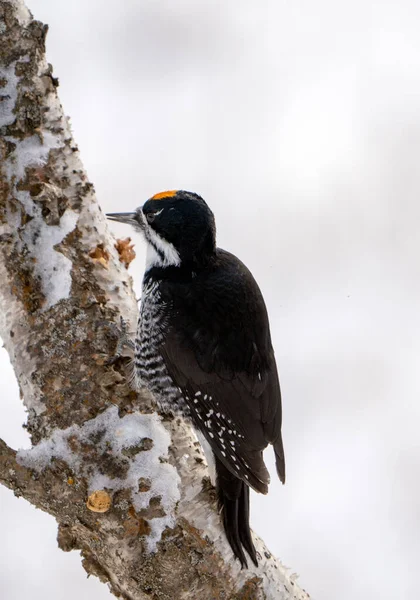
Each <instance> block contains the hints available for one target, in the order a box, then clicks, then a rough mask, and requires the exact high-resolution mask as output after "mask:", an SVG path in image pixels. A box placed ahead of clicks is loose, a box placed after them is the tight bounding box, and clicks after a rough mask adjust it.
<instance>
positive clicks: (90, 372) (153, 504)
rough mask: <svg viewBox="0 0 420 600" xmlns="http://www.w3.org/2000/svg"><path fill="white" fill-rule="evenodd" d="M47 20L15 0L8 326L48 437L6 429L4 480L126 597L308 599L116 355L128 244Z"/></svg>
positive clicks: (0, 288)
mask: <svg viewBox="0 0 420 600" xmlns="http://www.w3.org/2000/svg"><path fill="white" fill-rule="evenodd" d="M46 33H47V26H45V25H43V24H42V23H40V22H39V21H36V20H33V18H32V15H31V14H30V13H29V11H28V10H27V8H26V7H25V5H24V4H23V2H21V0H0V37H1V41H0V156H1V164H0V335H1V336H2V339H3V341H4V344H5V347H6V349H7V351H8V352H9V355H10V360H11V362H12V364H13V367H14V370H15V373H16V377H17V380H18V383H19V386H20V390H21V396H22V398H23V401H24V403H25V405H26V408H27V410H28V424H27V427H28V431H29V433H30V435H31V438H32V443H33V446H34V447H33V449H32V450H30V451H26V452H21V453H18V454H17V453H16V452H15V451H14V450H12V449H11V448H9V447H8V446H7V445H6V444H5V443H4V442H2V441H0V482H1V483H2V484H4V485H6V486H7V487H9V488H11V489H12V490H14V492H15V494H16V495H17V496H23V497H24V498H26V499H27V500H28V501H29V502H31V503H32V504H34V505H35V506H37V507H39V508H41V509H42V510H44V511H46V512H48V513H50V514H51V515H53V516H54V517H55V518H56V520H57V522H58V545H59V547H60V548H61V549H62V550H64V551H70V550H73V549H78V550H80V551H81V555H82V557H83V566H84V568H85V569H86V571H87V573H88V574H93V575H96V576H97V577H99V578H100V579H101V581H103V582H106V583H107V584H108V585H109V588H110V591H111V592H112V593H113V594H115V596H118V597H121V598H126V599H130V600H143V599H150V598H153V599H156V600H164V599H168V600H169V599H171V600H174V599H178V598H179V599H181V598H182V599H188V598H194V599H195V598H198V597H200V598H201V599H202V600H216V599H225V600H228V599H230V600H233V599H236V600H251V599H255V600H257V599H258V600H262V599H265V600H269V599H273V600H274V599H276V600H279V599H284V600H286V599H292V598H293V599H305V598H308V596H307V594H306V593H305V592H304V591H302V590H301V589H300V588H299V587H298V586H297V584H296V583H295V581H294V577H293V576H292V575H290V574H289V573H288V572H287V570H286V569H285V568H284V567H283V566H282V565H281V563H280V562H279V561H277V560H276V559H275V558H274V557H273V556H272V555H271V554H270V553H269V551H268V550H267V549H266V548H265V546H264V544H263V543H262V542H261V541H260V540H257V543H256V546H257V550H258V552H259V554H260V557H261V558H260V567H259V568H258V569H255V568H254V569H250V570H248V571H241V570H240V567H239V565H238V563H237V561H234V560H233V557H232V553H231V551H230V548H229V546H228V544H227V542H226V540H225V537H224V535H223V533H222V529H221V525H220V520H219V516H218V514H217V511H216V505H215V501H214V497H213V490H212V487H211V486H210V485H209V484H208V480H207V479H206V475H207V469H206V466H205V462H204V459H203V456H202V453H201V450H200V447H199V444H198V442H197V441H196V439H195V437H194V435H193V434H192V432H191V430H190V428H189V427H188V425H186V424H185V423H183V422H182V421H181V420H179V419H176V420H174V419H172V420H171V419H166V420H162V421H161V420H159V419H158V417H157V416H156V415H155V414H154V405H153V399H152V398H150V397H149V396H147V394H137V393H136V392H134V391H133V390H132V389H131V387H130V385H129V382H128V380H127V376H126V369H125V366H124V361H123V360H121V361H120V362H118V363H116V364H115V365H109V364H108V363H107V361H106V359H107V358H109V357H110V356H112V355H113V353H114V350H115V347H116V344H117V337H118V330H117V327H116V324H118V323H119V318H120V316H123V317H124V319H125V320H126V321H127V322H128V323H131V326H132V327H134V325H135V321H136V316H137V306H136V301H135V298H134V295H133V291H132V286H131V278H130V276H129V275H128V272H127V263H128V262H129V261H128V260H127V256H126V255H124V251H125V250H126V248H127V247H126V245H125V244H122V245H121V243H120V244H116V241H115V240H114V239H113V238H112V236H111V235H110V233H109V232H108V229H107V225H106V222H105V218H104V215H103V214H102V212H101V210H100V208H99V206H98V204H97V201H96V198H95V194H94V189H93V185H92V184H91V183H90V182H89V181H88V179H87V177H86V174H85V172H84V170H83V167H82V164H81V162H80V159H79V155H78V151H77V147H76V146H75V144H74V141H73V139H72V136H71V132H70V129H69V126H68V122H67V119H66V118H65V116H64V115H63V112H62V108H61V105H60V103H59V101H58V97H57V86H58V81H57V79H55V77H54V76H53V74H52V68H51V66H50V65H48V64H47V63H46V61H45V37H46ZM81 93H83V90H81ZM142 470H144V473H143V471H142ZM95 492H101V493H100V494H96V493H95ZM151 550H153V551H151Z"/></svg>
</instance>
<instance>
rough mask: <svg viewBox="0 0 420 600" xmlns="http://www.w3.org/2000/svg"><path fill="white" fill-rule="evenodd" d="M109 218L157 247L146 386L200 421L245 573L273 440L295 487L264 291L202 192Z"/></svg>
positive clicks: (144, 349) (146, 287)
mask: <svg viewBox="0 0 420 600" xmlns="http://www.w3.org/2000/svg"><path fill="white" fill-rule="evenodd" d="M107 217H108V218H109V219H111V220H113V221H120V222H122V223H127V224H130V225H132V226H133V227H134V228H135V229H136V230H137V231H140V232H141V233H142V234H143V236H144V238H145V239H146V242H147V255H146V269H145V274H144V279H143V293H142V299H141V308H140V315H139V321H138V327H137V333H136V339H135V373H136V379H137V383H138V385H139V386H141V387H144V386H145V387H147V388H149V389H150V391H151V392H152V393H153V394H154V396H155V397H156V399H157V402H158V404H159V406H160V409H161V410H162V411H163V412H170V413H173V414H180V415H182V416H183V417H184V418H185V419H187V420H189V421H190V422H191V423H192V425H193V427H194V428H195V430H196V432H197V434H198V438H199V440H200V442H201V444H202V446H203V450H204V453H205V455H206V457H207V458H208V462H209V463H213V466H214V468H215V473H216V491H217V499H218V505H219V509H220V510H221V514H222V519H223V526H224V530H225V533H226V537H227V539H228V542H229V544H230V546H231V548H232V551H233V553H234V555H235V556H236V557H237V558H238V559H239V561H240V563H241V566H242V568H244V567H245V568H247V567H248V564H247V559H246V556H245V551H246V552H247V553H248V555H249V557H250V558H251V560H252V562H253V563H254V564H255V565H256V566H258V561H257V554H256V551H255V547H254V544H253V541H252V537H251V531H250V526H249V488H252V489H254V490H255V491H257V492H260V493H263V494H266V493H267V492H268V483H269V474H268V471H267V469H266V466H265V464H264V460H263V450H264V448H266V446H267V445H268V444H272V445H273V448H274V452H275V458H276V468H277V474H278V476H279V478H280V480H281V481H282V482H283V483H284V481H285V463H284V452H283V443H282V437H281V419H282V411H281V395H280V386H279V379H278V375H277V367H276V361H275V358H274V351H273V347H272V344H271V337H270V328H269V322H268V315H267V310H266V307H265V303H264V300H263V297H262V294H261V291H260V289H259V287H258V285H257V283H256V281H255V279H254V278H253V276H252V275H251V273H250V271H249V270H248V269H247V268H246V267H245V265H244V264H243V263H242V262H241V261H240V260H239V259H238V258H236V256H234V255H233V254H230V253H229V252H226V251H225V250H222V249H220V248H217V247H216V227H215V220H214V216H213V213H212V211H211V210H210V208H209V207H208V205H207V204H206V202H205V201H204V200H203V198H201V196H199V195H197V194H194V193H192V192H186V191H182V190H173V191H166V192H161V193H159V194H156V195H155V196H153V197H152V198H150V199H149V200H147V202H145V204H144V205H143V206H142V207H139V208H137V209H136V210H135V211H134V212H131V213H111V214H108V215H107ZM209 466H212V465H211V464H210V465H209Z"/></svg>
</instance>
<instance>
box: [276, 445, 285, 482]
mask: <svg viewBox="0 0 420 600" xmlns="http://www.w3.org/2000/svg"><path fill="white" fill-rule="evenodd" d="M273 447H274V453H275V455H276V469H277V475H278V476H279V479H280V481H281V482H282V483H285V481H286V465H285V462H284V449H283V440H282V439H281V435H280V437H279V438H278V439H277V440H276V441H275V442H274V444H273Z"/></svg>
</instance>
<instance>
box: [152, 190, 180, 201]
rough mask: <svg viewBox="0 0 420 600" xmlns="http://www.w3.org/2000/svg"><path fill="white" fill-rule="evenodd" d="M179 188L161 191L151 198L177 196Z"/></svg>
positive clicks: (159, 198)
mask: <svg viewBox="0 0 420 600" xmlns="http://www.w3.org/2000/svg"><path fill="white" fill-rule="evenodd" d="M177 191H178V190H169V191H167V192H159V194H155V195H154V196H152V197H151V198H150V200H162V198H172V196H175V195H176V193H177Z"/></svg>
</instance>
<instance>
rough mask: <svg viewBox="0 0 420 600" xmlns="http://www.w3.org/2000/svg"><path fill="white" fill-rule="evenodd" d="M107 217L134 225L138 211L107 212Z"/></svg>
mask: <svg viewBox="0 0 420 600" xmlns="http://www.w3.org/2000/svg"><path fill="white" fill-rule="evenodd" d="M106 216H107V218H108V219H110V220H111V221H118V222H119V223H126V224H127V225H133V224H134V223H137V221H136V219H135V216H136V213H133V212H128V213H107V215H106Z"/></svg>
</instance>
